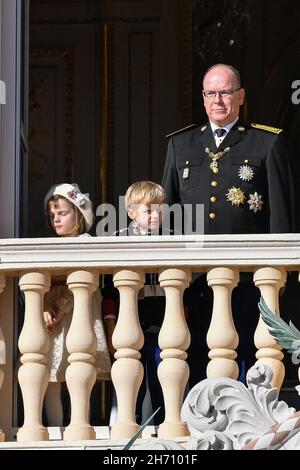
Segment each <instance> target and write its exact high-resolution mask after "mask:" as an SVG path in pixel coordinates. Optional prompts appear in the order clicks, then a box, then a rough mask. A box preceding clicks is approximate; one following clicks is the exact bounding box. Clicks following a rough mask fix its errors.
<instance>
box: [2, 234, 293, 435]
mask: <svg viewBox="0 0 300 470" xmlns="http://www.w3.org/2000/svg"><path fill="white" fill-rule="evenodd" d="M0 259H1V262H0V294H1V296H2V298H3V296H5V295H6V287H5V286H6V283H7V279H9V278H11V277H15V278H19V288H20V290H21V291H22V292H23V293H24V297H25V315H24V323H23V327H22V331H21V334H20V337H19V351H20V353H21V358H20V361H21V364H22V365H21V367H20V368H19V371H18V380H19V384H20V388H21V392H22V398H23V405H24V423H23V425H22V427H21V428H20V429H19V430H18V433H17V439H18V440H19V441H29V440H30V441H41V440H47V439H48V438H49V436H48V432H47V429H46V428H45V427H44V426H43V423H42V405H43V399H44V395H45V391H46V388H47V383H48V378H49V377H48V375H49V373H48V368H47V352H48V349H49V339H48V333H47V331H46V330H45V328H44V325H43V297H44V294H45V293H46V292H47V290H48V289H49V287H50V285H51V276H53V275H55V274H57V273H58V272H59V273H60V274H64V275H65V276H66V282H67V285H68V287H69V289H70V290H71V291H72V292H73V295H74V311H73V318H72V323H71V326H70V329H69V333H68V337H67V348H68V352H69V358H68V361H69V363H70V365H69V367H68V369H67V373H66V382H67V387H68V390H69V393H70V398H71V421H70V424H69V425H68V426H67V428H66V429H65V432H64V440H66V441H80V440H88V439H95V432H94V430H93V427H92V426H90V424H89V398H90V393H91V390H92V387H93V384H94V382H95V379H96V373H95V368H94V355H95V351H96V346H95V336H94V332H93V328H92V323H91V296H92V294H93V292H94V291H95V290H96V289H97V287H98V279H99V275H100V274H104V273H111V274H113V280H114V284H115V287H116V288H117V289H118V290H119V293H120V310H119V316H118V322H117V326H116V329H115V332H114V335H113V344H114V347H115V349H116V350H117V351H116V353H115V358H116V361H115V362H114V364H113V367H112V380H113V384H114V387H115V390H116V395H117V402H118V419H117V422H116V424H115V425H114V426H113V427H112V431H111V438H112V439H121V438H129V437H131V436H132V435H133V434H134V433H135V432H136V431H137V430H138V429H139V426H138V425H137V423H136V421H135V405H136V399H137V394H138V390H139V387H140V384H141V381H142V377H143V367H142V365H141V363H140V361H139V358H140V352H139V351H140V349H141V347H142V345H143V333H142V330H141V326H140V323H139V318H138V302H137V299H138V292H139V290H140V288H141V287H142V286H143V283H144V275H145V273H147V272H148V273H149V272H150V273H151V272H156V273H158V274H159V282H160V285H161V287H162V288H163V289H164V290H165V295H166V311H165V318H164V322H163V325H162V328H161V331H160V334H159V346H160V348H161V350H162V352H161V358H162V362H161V363H160V365H159V368H158V376H159V380H160V383H161V386H162V390H163V395H164V401H165V409H166V417H165V421H164V423H162V424H161V425H160V426H159V429H158V435H159V437H162V438H173V437H176V436H187V435H188V434H189V431H188V429H187V427H186V424H185V423H184V422H182V421H181V418H180V410H181V406H182V400H183V393H184V390H185V386H186V383H187V380H188V376H189V370H188V366H187V363H186V358H187V353H186V351H187V349H188V347H189V343H190V334H189V331H188V328H187V324H186V321H185V317H184V312H183V301H182V297H183V292H184V289H185V288H186V287H187V286H188V285H189V283H190V280H191V273H192V272H207V282H208V285H209V286H210V287H211V288H212V290H213V295H214V302H213V311H212V319H211V324H210V327H209V330H208V332H207V341H208V346H209V348H210V353H209V358H210V362H209V365H208V369H207V374H208V377H228V378H232V379H236V378H237V376H238V372H239V371H238V366H237V363H236V361H235V359H236V356H237V354H236V348H237V345H238V334H237V331H236V329H235V326H234V322H233V319H232V312H231V293H232V290H233V289H234V287H235V286H236V285H237V283H238V280H239V272H241V271H253V272H254V282H255V284H256V286H257V287H258V288H259V289H260V291H261V293H262V295H263V296H264V298H265V300H266V302H267V304H268V306H269V307H270V308H271V309H273V310H276V312H277V314H279V308H278V296H279V290H280V289H281V288H282V287H283V286H284V284H285V280H286V271H290V270H299V265H300V236H298V235H296V234H292V235H291V234H289V235H251V236H250V235H249V236H248V237H247V239H245V236H244V238H243V240H241V239H240V238H239V236H235V235H231V236H229V235H227V236H215V235H214V236H206V237H205V238H204V237H200V236H184V237H183V236H174V237H169V236H163V237H103V238H100V237H95V238H91V239H78V238H76V239H75V238H74V239H72V238H70V239H68V240H66V239H56V238H54V239H47V238H45V239H19V240H0ZM7 296H8V297H9V300H10V301H11V302H9V305H11V309H10V311H5V312H4V311H2V309H1V310H0V320H2V322H3V324H4V326H5V328H4V327H3V328H2V329H3V332H2V330H1V324H0V367H1V368H0V388H1V386H2V384H3V383H4V382H5V377H6V374H5V370H6V368H8V367H11V368H12V367H14V363H13V357H10V358H7V359H6V364H2V365H1V363H4V362H5V361H4V360H3V358H4V354H3V353H2V352H3V351H4V349H5V348H4V338H5V342H6V344H8V343H9V342H12V341H13V331H12V330H10V329H9V327H8V326H7V325H8V324H9V322H8V323H6V322H5V321H4V320H5V317H6V316H7V315H13V313H14V298H15V293H14V292H13V290H12V289H10V291H8V292H7ZM6 305H7V302H6ZM0 308H1V304H0ZM254 340H255V345H256V347H257V349H258V351H257V359H258V362H261V363H266V364H267V365H269V366H270V367H271V369H272V370H273V374H274V376H273V383H272V385H273V386H277V387H280V386H281V384H282V381H283V378H284V366H283V364H282V362H281V361H282V358H283V353H282V352H281V350H280V347H279V346H278V345H277V343H276V342H275V341H274V339H273V338H272V336H271V335H270V334H269V333H268V330H267V328H266V326H265V324H264V323H263V322H262V321H261V320H260V321H259V323H258V326H257V330H256V333H255V338H254ZM6 390H7V387H6ZM1 393H2V391H1V390H0V427H1V428H2V429H3V431H2V430H1V429H0V441H1V440H2V441H3V440H4V438H5V436H4V433H5V434H8V435H10V431H9V429H10V428H13V423H12V422H10V423H9V422H2V421H1V409H3V407H5V406H7V405H6V399H7V403H11V401H9V400H10V399H8V397H9V394H7V391H6V394H5V395H4V396H2V395H1ZM9 393H11V394H13V384H12V383H11V389H10V392H9ZM7 430H8V431H7Z"/></svg>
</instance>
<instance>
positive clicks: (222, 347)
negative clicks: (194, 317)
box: [199, 267, 239, 379]
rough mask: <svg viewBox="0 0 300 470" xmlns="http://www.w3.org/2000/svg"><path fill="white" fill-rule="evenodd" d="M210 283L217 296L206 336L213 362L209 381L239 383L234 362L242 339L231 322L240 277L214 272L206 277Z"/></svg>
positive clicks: (234, 273) (220, 270) (229, 272)
mask: <svg viewBox="0 0 300 470" xmlns="http://www.w3.org/2000/svg"><path fill="white" fill-rule="evenodd" d="M207 282H208V285H209V286H210V287H212V289H213V293H214V303H213V312H212V319H211V323H210V327H209V330H208V333H207V344H208V347H209V348H210V352H209V354H208V356H209V358H210V359H211V360H210V362H209V364H208V366H207V377H230V378H232V379H237V377H238V374H239V368H238V365H237V363H236V361H235V359H236V357H237V353H236V351H235V349H236V348H237V345H238V343H239V337H238V334H237V331H236V329H235V326H234V322H233V318H232V311H231V294H232V290H233V289H234V287H235V286H236V285H237V283H238V273H237V271H236V270H234V269H229V268H224V267H221V268H213V269H210V270H209V272H208V274H207ZM199 315H201V312H199Z"/></svg>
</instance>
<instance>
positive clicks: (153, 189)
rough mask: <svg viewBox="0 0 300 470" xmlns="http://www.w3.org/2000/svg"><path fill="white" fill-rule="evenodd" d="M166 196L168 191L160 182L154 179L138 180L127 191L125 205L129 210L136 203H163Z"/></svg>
mask: <svg viewBox="0 0 300 470" xmlns="http://www.w3.org/2000/svg"><path fill="white" fill-rule="evenodd" d="M166 198H167V195H166V191H165V190H164V188H162V187H161V186H160V185H159V184H157V183H153V182H152V181H137V182H136V183H133V184H132V185H131V186H129V188H128V189H127V191H126V194H125V207H126V210H128V209H129V208H130V207H132V206H134V205H136V204H145V205H151V204H163V203H164V202H165V201H166Z"/></svg>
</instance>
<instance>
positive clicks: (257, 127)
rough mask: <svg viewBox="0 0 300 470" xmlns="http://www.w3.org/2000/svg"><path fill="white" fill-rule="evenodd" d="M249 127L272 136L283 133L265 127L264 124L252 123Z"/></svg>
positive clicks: (276, 129)
mask: <svg viewBox="0 0 300 470" xmlns="http://www.w3.org/2000/svg"><path fill="white" fill-rule="evenodd" d="M251 126H252V127H254V128H255V129H261V130H262V131H267V132H273V134H280V132H282V131H283V129H278V128H277V127H271V126H265V125H264V124H256V123H252V124H251Z"/></svg>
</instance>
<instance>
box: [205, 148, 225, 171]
mask: <svg viewBox="0 0 300 470" xmlns="http://www.w3.org/2000/svg"><path fill="white" fill-rule="evenodd" d="M229 150H230V147H226V148H225V149H224V150H221V151H220V152H216V153H214V152H213V151H212V150H210V149H209V148H208V147H205V152H206V153H207V155H208V156H209V158H210V159H211V163H210V165H209V166H210V169H211V170H212V171H213V172H214V173H218V171H219V169H218V165H219V163H218V162H219V160H220V158H221V157H223V155H225V154H226V153H227V152H229Z"/></svg>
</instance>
